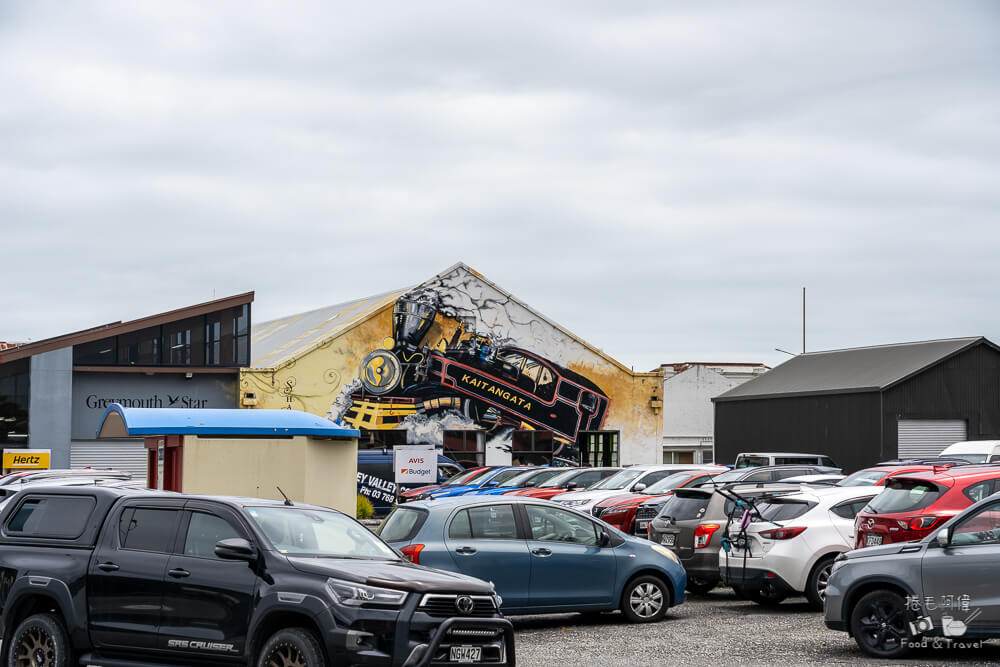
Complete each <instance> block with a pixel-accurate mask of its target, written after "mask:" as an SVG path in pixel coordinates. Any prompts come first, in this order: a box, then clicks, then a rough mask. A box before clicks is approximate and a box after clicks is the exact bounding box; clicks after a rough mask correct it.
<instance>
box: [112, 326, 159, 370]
mask: <svg viewBox="0 0 1000 667" xmlns="http://www.w3.org/2000/svg"><path fill="white" fill-rule="evenodd" d="M118 363H119V364H133V365H137V366H152V365H157V364H159V363H160V327H150V328H148V329H143V330H142V331H133V332H132V333H127V334H122V335H121V336H118Z"/></svg>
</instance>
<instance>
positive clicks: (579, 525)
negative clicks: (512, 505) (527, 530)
mask: <svg viewBox="0 0 1000 667" xmlns="http://www.w3.org/2000/svg"><path fill="white" fill-rule="evenodd" d="M525 509H526V510H527V512H528V525H530V526H531V539H533V540H539V541H541V542H572V543H574V544H585V545H596V544H597V540H598V535H599V533H598V531H597V526H596V525H595V524H594V522H593V521H590V520H589V519H587V518H586V517H583V516H580V515H579V514H576V513H574V512H568V511H566V510H564V509H559V508H558V507H543V506H541V505H525Z"/></svg>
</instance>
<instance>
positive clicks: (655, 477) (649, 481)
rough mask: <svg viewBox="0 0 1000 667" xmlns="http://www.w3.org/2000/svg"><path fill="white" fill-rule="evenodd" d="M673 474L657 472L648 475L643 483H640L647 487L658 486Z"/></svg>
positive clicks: (670, 471)
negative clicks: (658, 483)
mask: <svg viewBox="0 0 1000 667" xmlns="http://www.w3.org/2000/svg"><path fill="white" fill-rule="evenodd" d="M672 473H673V471H672V470H660V471H657V472H651V473H649V474H648V475H646V476H645V477H643V478H642V481H641V482H639V483H640V484H645V485H646V486H651V485H653V484H656V483H657V482H659V481H660V480H661V479H663V478H664V477H666V476H667V475H670V474H672Z"/></svg>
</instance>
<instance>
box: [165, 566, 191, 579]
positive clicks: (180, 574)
mask: <svg viewBox="0 0 1000 667" xmlns="http://www.w3.org/2000/svg"><path fill="white" fill-rule="evenodd" d="M167 574H169V575H170V576H171V577H174V578H175V579H183V578H184V577H190V576H191V573H190V572H188V571H187V570H185V569H184V568H182V567H178V568H175V569H173V570H170V571H169V572H167Z"/></svg>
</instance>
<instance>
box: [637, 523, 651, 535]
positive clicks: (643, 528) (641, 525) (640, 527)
mask: <svg viewBox="0 0 1000 667" xmlns="http://www.w3.org/2000/svg"><path fill="white" fill-rule="evenodd" d="M648 528H649V522H648V521H640V522H639V524H638V525H637V526H636V530H638V531H639V532H642V533H645V532H646V529H648Z"/></svg>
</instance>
